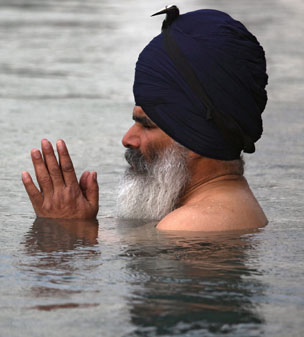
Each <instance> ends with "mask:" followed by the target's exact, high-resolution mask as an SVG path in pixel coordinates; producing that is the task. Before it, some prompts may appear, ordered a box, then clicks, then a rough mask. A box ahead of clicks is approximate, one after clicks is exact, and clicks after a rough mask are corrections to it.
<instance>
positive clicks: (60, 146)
mask: <svg viewBox="0 0 304 337" xmlns="http://www.w3.org/2000/svg"><path fill="white" fill-rule="evenodd" d="M56 144H57V147H58V149H59V150H63V147H64V143H63V140H62V139H58V140H57V143H56Z"/></svg>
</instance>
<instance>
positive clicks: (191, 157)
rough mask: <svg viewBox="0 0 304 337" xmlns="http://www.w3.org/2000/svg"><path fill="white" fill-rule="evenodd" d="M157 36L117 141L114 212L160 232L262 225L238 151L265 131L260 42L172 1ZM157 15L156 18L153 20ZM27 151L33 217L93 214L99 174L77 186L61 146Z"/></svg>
mask: <svg viewBox="0 0 304 337" xmlns="http://www.w3.org/2000/svg"><path fill="white" fill-rule="evenodd" d="M156 14H166V19H165V20H164V22H163V25H162V32H161V34H159V35H157V36H156V37H155V38H154V39H153V40H152V41H151V42H150V43H149V44H148V45H147V46H146V47H145V48H144V49H143V51H142V52H141V53H140V55H139V57H138V61H137V63H136V69H135V79H134V86H133V92H134V98H135V107H134V109H133V120H134V124H133V125H132V126H131V128H130V129H129V130H128V131H127V132H126V134H125V135H124V137H123V139H122V143H123V145H124V146H125V147H126V152H125V158H126V160H127V162H128V164H129V165H128V168H127V169H126V171H125V174H124V176H123V178H122V182H121V186H120V190H119V193H118V209H119V214H118V215H119V216H120V217H122V218H129V219H146V221H147V222H148V221H152V220H157V221H158V224H157V229H159V230H183V231H225V230H240V229H249V228H258V227H262V226H265V225H266V224H267V218H266V216H265V214H264V212H263V210H262V208H261V207H260V205H259V203H258V201H257V200H256V199H255V197H254V195H253V193H252V191H251V190H250V188H249V185H248V183H247V181H246V179H245V177H244V175H243V173H244V162H243V159H242V152H246V153H253V152H254V151H255V142H256V141H257V140H258V139H259V138H260V137H261V135H262V132H263V127H262V118H261V114H262V112H263V111H264V109H265V105H266V102H267V92H266V90H265V87H266V85H267V80H268V76H267V73H266V61H265V54H264V50H263V48H262V46H261V45H260V44H259V42H258V41H257V39H256V37H255V36H254V35H252V34H251V33H250V32H249V31H248V30H247V29H246V27H245V26H244V25H243V24H242V23H240V22H239V21H236V20H234V19H233V18H232V17H230V16H229V15H228V14H226V13H223V12H221V11H217V10H197V11H194V12H189V13H186V14H183V15H179V9H178V8H177V7H176V6H174V5H172V6H169V7H166V8H165V9H164V10H162V11H161V12H158V13H156ZM156 14H155V15H156ZM57 151H58V156H59V163H58V162H57V160H56V157H55V155H54V150H53V147H52V145H51V143H50V142H49V141H48V140H47V139H43V140H42V153H41V152H40V151H39V150H38V149H33V150H32V151H31V156H32V160H33V165H34V168H35V173H36V177H37V181H38V184H39V187H40V189H38V188H37V187H36V186H35V184H34V183H33V180H32V178H31V176H30V175H29V173H28V172H26V171H24V172H23V173H22V180H23V183H24V186H25V189H26V191H27V193H28V195H29V198H30V200H31V202H32V205H33V207H34V210H35V212H36V215H37V216H38V217H46V218H62V219H77V218H78V219H91V218H95V217H96V215H97V213H98V205H99V198H98V183H97V173H96V172H88V171H85V172H84V173H83V174H82V176H81V178H80V180H79V182H78V180H77V177H76V174H75V171H74V168H73V164H72V161H71V159H70V156H69V154H68V150H67V147H66V145H65V143H64V141H63V140H61V139H60V140H58V141H57Z"/></svg>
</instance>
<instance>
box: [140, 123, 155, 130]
mask: <svg viewBox="0 0 304 337" xmlns="http://www.w3.org/2000/svg"><path fill="white" fill-rule="evenodd" d="M142 126H143V128H145V129H154V128H155V126H154V125H150V124H142Z"/></svg>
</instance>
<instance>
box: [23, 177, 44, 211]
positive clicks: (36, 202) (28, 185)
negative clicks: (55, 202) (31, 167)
mask: <svg viewBox="0 0 304 337" xmlns="http://www.w3.org/2000/svg"><path fill="white" fill-rule="evenodd" d="M22 182H23V185H24V187H25V190H26V192H27V194H28V196H29V198H30V200H31V203H32V205H33V207H34V209H35V210H37V209H39V208H40V207H41V206H42V203H43V197H42V194H41V193H40V191H39V190H38V188H37V187H36V186H35V184H34V183H33V180H32V177H31V176H30V174H29V173H28V172H26V171H23V172H22ZM36 213H37V212H36Z"/></svg>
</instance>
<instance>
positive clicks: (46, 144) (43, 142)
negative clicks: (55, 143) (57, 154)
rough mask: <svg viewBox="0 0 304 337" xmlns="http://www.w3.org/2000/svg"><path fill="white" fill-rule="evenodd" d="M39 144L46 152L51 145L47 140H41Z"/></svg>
mask: <svg viewBox="0 0 304 337" xmlns="http://www.w3.org/2000/svg"><path fill="white" fill-rule="evenodd" d="M41 143H42V146H43V147H44V148H45V149H46V150H48V149H49V148H50V147H51V144H50V142H49V141H48V140H47V139H42V141H41Z"/></svg>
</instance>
